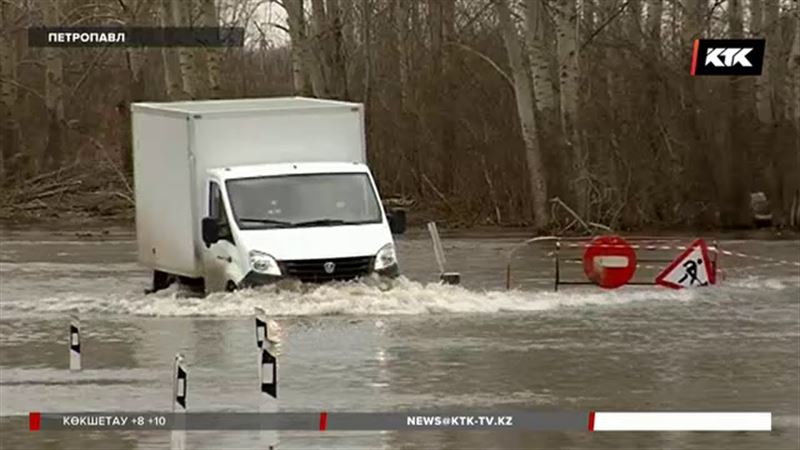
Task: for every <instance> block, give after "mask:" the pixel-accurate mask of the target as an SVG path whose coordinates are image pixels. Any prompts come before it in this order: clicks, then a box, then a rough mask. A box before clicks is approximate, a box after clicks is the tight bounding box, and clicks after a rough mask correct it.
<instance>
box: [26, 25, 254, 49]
mask: <svg viewBox="0 0 800 450" xmlns="http://www.w3.org/2000/svg"><path fill="white" fill-rule="evenodd" d="M28 45H29V46H31V47H241V46H242V45H244V28H242V27H36V28H29V29H28Z"/></svg>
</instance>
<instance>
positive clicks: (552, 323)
mask: <svg viewBox="0 0 800 450" xmlns="http://www.w3.org/2000/svg"><path fill="white" fill-rule="evenodd" d="M519 241H520V238H519V237H516V236H515V237H507V236H502V235H497V234H493V235H482V234H481V233H475V234H471V235H470V236H469V237H453V238H446V239H445V242H444V243H445V249H446V252H447V256H448V262H449V264H450V269H451V270H455V271H459V272H461V274H462V277H463V280H464V283H463V286H460V287H454V286H441V285H438V284H436V283H435V281H436V275H435V264H434V258H433V254H432V250H431V245H430V242H429V240H428V239H427V238H426V237H425V236H424V235H419V234H416V235H411V236H407V237H404V238H401V239H400V240H399V241H398V248H399V257H400V260H401V264H402V268H403V271H404V274H405V276H406V277H407V279H404V280H401V281H400V282H399V283H398V284H397V285H396V286H394V287H393V288H392V289H388V290H385V289H383V287H381V286H378V285H375V284H367V285H364V284H346V285H339V286H322V287H317V288H309V287H306V288H301V289H292V290H275V289H272V288H262V289H258V290H248V291H241V292H236V293H232V294H214V295H211V296H209V297H207V298H204V299H199V298H182V297H180V296H179V295H177V293H176V291H175V290H170V291H167V292H164V293H159V294H157V295H151V296H145V295H144V294H143V293H142V290H143V289H144V287H146V285H147V282H148V275H147V272H146V271H144V270H143V269H142V268H141V267H140V266H139V265H138V264H137V263H136V262H135V253H134V250H135V243H134V241H133V236H132V235H131V234H129V233H120V232H115V233H111V234H109V235H102V236H99V237H94V238H89V239H86V238H76V237H74V236H68V235H55V234H53V233H52V232H46V231H31V230H24V231H19V230H17V231H13V232H11V231H6V232H5V233H4V234H3V235H2V241H0V242H1V243H0V337H1V338H2V341H1V342H0V344H1V345H0V426H2V434H0V447H2V448H3V449H33V448H52V449H56V448H58V449H64V448H75V449H93V448H96V449H111V448H115V449H116V448H125V449H127V448H130V449H145V448H169V446H170V435H169V433H166V432H157V431H150V432H147V431H130V432H128V431H125V432H123V431H118V432H108V431H106V432H103V431H91V432H78V431H72V432H38V433H32V432H29V431H28V419H27V414H28V412H29V411H42V412H74V411H128V412H133V411H150V410H164V411H169V409H170V407H171V400H170V392H171V370H172V367H171V364H172V358H173V356H174V354H175V353H176V352H182V353H184V355H186V360H187V365H188V367H189V373H190V379H191V384H190V385H191V389H190V400H189V409H190V410H193V411H241V412H253V411H259V410H264V409H263V408H265V405H264V399H263V398H261V397H260V396H259V395H258V391H257V388H256V384H255V379H256V378H255V377H256V370H257V369H256V367H255V360H254V351H253V350H254V347H255V344H254V342H253V340H254V337H253V335H254V332H253V328H252V316H251V314H252V311H253V308H254V307H256V306H257V307H261V308H263V309H265V310H266V311H267V313H268V314H269V315H270V317H272V318H274V319H275V320H276V321H277V322H278V323H279V324H280V326H281V328H282V334H281V335H282V342H281V344H280V349H279V370H280V372H279V380H280V400H279V402H277V403H276V404H273V405H271V406H268V407H267V408H274V409H277V410H282V411H321V410H327V411H332V412H335V411H343V412H344V411H380V412H394V411H415V410H447V411H461V410H463V411H468V410H497V411H502V410H530V411H544V410H546V411H589V410H603V411H770V412H772V414H773V431H772V432H738V433H717V432H704V433H703V432H668V433H649V432H648V433H625V432H618V433H599V432H598V433H593V434H592V433H586V432H584V433H581V432H574V433H556V432H548V433H532V432H514V431H413V432H411V431H402V432H401V431H385V432H325V433H324V434H322V433H318V432H298V431H280V432H257V431H253V432H249V431H214V432H202V431H198V432H188V433H187V437H186V439H187V448H217V449H223V448H231V449H232V448H237V449H243V448H264V445H265V443H269V444H273V445H276V447H277V448H386V449H405V448H408V449H411V448H414V449H418V448H450V449H470V448H474V449H478V448H557V447H564V448H725V449H755V448H759V449H797V448H798V447H800V269H798V268H797V267H796V266H792V265H786V264H772V265H767V264H764V261H754V260H749V259H747V258H742V257H739V258H728V259H727V260H725V261H723V262H724V264H723V266H724V267H725V268H726V269H727V273H726V279H725V280H724V281H723V282H722V283H721V284H720V285H719V286H716V287H712V288H706V289H696V290H691V291H689V290H685V291H673V290H669V289H662V288H657V287H625V288H622V289H618V290H614V291H603V290H599V289H596V288H593V287H570V288H563V289H561V290H560V291H559V292H553V291H552V284H551V281H550V280H551V278H550V277H551V276H552V271H553V264H552V261H551V260H550V259H549V258H546V257H542V251H539V250H535V249H530V250H525V251H523V252H521V253H520V257H519V258H518V259H517V260H515V263H514V274H515V280H517V282H518V284H517V288H516V289H514V290H512V291H506V290H505V289H504V283H505V274H504V267H505V261H506V255H507V254H508V251H509V250H510V249H511V248H512V246H513V245H514V244H516V243H518V242H519ZM687 242H688V239H687ZM721 245H722V246H723V248H728V249H732V250H735V251H737V252H741V253H743V254H748V255H760V256H766V257H772V258H777V259H783V260H790V261H798V260H800V242H799V241H764V240H723V241H722V242H721ZM570 270H571V272H570V271H569V270H568V271H566V272H565V273H563V275H564V276H565V277H573V278H574V277H580V276H581V275H580V270H579V267H576V268H574V269H570ZM642 276H643V277H645V278H646V277H648V276H650V275H649V274H647V273H643V274H642ZM73 312H77V313H78V314H79V315H80V317H81V321H82V325H83V366H84V370H82V371H81V372H79V373H70V371H69V370H67V368H68V353H67V346H66V344H67V343H66V333H67V327H68V325H69V314H71V313H73Z"/></svg>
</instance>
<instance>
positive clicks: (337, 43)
mask: <svg viewBox="0 0 800 450" xmlns="http://www.w3.org/2000/svg"><path fill="white" fill-rule="evenodd" d="M348 4H349V5H350V6H351V7H352V3H348ZM347 14H349V12H348V13H347ZM344 16H345V12H344V10H343V9H342V3H340V2H339V0H328V7H327V19H328V33H329V37H328V38H327V39H326V40H325V43H326V44H327V45H325V46H324V48H325V50H326V57H325V59H326V60H327V64H328V67H329V69H330V72H329V73H330V87H329V89H330V92H331V94H332V96H333V98H336V99H341V100H345V99H347V98H348V89H347V59H346V53H347V50H346V48H345V39H344V31H343V30H344V24H343V20H344V19H343V17H344Z"/></svg>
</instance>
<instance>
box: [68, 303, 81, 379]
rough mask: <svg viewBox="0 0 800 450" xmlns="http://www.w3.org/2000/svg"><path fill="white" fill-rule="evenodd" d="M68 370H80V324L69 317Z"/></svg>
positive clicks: (73, 317) (75, 317)
mask: <svg viewBox="0 0 800 450" xmlns="http://www.w3.org/2000/svg"><path fill="white" fill-rule="evenodd" d="M69 370H81V322H80V320H79V319H78V317H77V316H71V317H70V322H69Z"/></svg>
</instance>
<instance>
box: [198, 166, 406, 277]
mask: <svg viewBox="0 0 800 450" xmlns="http://www.w3.org/2000/svg"><path fill="white" fill-rule="evenodd" d="M205 193H206V198H207V201H206V202H204V203H205V204H206V205H207V208H206V210H205V211H204V213H205V216H204V218H203V219H202V226H201V231H202V240H203V245H204V247H203V261H204V267H205V277H204V278H205V286H206V290H210V291H219V290H232V289H235V288H239V287H250V286H255V285H261V284H267V283H272V282H275V281H277V280H281V279H284V278H290V279H297V280H300V281H303V282H327V281H335V280H352V279H356V278H360V277H365V276H369V275H370V274H373V273H374V274H377V275H379V276H386V277H396V276H397V275H398V273H399V270H398V264H397V256H396V253H395V249H394V244H393V242H392V226H393V225H394V230H395V231H396V232H399V231H402V230H401V226H402V224H399V223H394V216H392V215H390V216H388V217H387V215H386V214H385V212H384V209H383V206H382V205H381V202H380V200H379V198H380V197H379V196H378V191H377V188H376V186H375V181H374V180H373V178H372V175H371V174H370V171H369V169H368V168H367V166H366V165H364V164H361V163H342V162H323V163H313V162H307V163H283V164H261V165H250V166H239V167H225V168H216V169H211V170H208V171H207V183H206V190H205Z"/></svg>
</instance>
